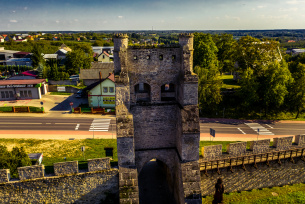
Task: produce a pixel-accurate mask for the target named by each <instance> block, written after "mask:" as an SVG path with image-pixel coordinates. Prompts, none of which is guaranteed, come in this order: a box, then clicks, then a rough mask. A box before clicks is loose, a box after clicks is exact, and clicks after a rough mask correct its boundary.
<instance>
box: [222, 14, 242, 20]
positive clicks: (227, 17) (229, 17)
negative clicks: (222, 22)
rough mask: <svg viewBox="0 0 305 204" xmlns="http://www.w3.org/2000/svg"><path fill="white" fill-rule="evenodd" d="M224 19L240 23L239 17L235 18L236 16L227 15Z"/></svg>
mask: <svg viewBox="0 0 305 204" xmlns="http://www.w3.org/2000/svg"><path fill="white" fill-rule="evenodd" d="M225 18H226V19H232V20H236V21H240V17H237V16H228V15H226V16H225Z"/></svg>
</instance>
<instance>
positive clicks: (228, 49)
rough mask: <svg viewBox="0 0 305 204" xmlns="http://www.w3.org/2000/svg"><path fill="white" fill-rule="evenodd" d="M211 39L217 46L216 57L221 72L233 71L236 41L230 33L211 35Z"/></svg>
mask: <svg viewBox="0 0 305 204" xmlns="http://www.w3.org/2000/svg"><path fill="white" fill-rule="evenodd" d="M213 40H214V42H215V44H216V46H217V49H218V52H217V57H218V60H219V68H220V70H221V72H233V71H234V65H235V63H236V47H237V42H236V40H234V39H233V35H231V34H227V33H224V34H221V35H213Z"/></svg>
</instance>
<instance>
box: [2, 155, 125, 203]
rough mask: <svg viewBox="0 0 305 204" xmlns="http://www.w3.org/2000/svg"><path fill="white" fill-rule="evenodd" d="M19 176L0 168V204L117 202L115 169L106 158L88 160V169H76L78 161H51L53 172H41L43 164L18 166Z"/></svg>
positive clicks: (116, 172)
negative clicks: (109, 200) (11, 175)
mask: <svg viewBox="0 0 305 204" xmlns="http://www.w3.org/2000/svg"><path fill="white" fill-rule="evenodd" d="M18 174H19V179H10V171H9V170H8V169H2V170H0V195H1V196H0V203H98V204H100V203H103V202H107V200H106V199H110V198H111V199H112V201H113V202H114V203H118V202H119V200H118V189H119V186H118V183H119V180H118V179H119V177H118V169H111V167H110V158H101V159H90V160H88V171H82V172H80V171H79V170H78V161H72V162H61V163H55V164H54V175H45V173H44V166H43V165H35V166H27V167H19V168H18Z"/></svg>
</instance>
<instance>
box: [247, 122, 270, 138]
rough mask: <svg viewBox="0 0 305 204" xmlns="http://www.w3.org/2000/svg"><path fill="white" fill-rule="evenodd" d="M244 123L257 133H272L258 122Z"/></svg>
mask: <svg viewBox="0 0 305 204" xmlns="http://www.w3.org/2000/svg"><path fill="white" fill-rule="evenodd" d="M245 125H248V126H249V127H250V128H251V129H252V130H254V131H255V132H257V133H258V134H259V135H274V133H272V132H270V131H269V130H268V129H267V128H265V127H263V126H261V125H260V124H258V123H245ZM258 129H259V131H258Z"/></svg>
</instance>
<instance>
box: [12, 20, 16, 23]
mask: <svg viewBox="0 0 305 204" xmlns="http://www.w3.org/2000/svg"><path fill="white" fill-rule="evenodd" d="M10 22H11V23H17V22H18V21H17V20H10Z"/></svg>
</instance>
